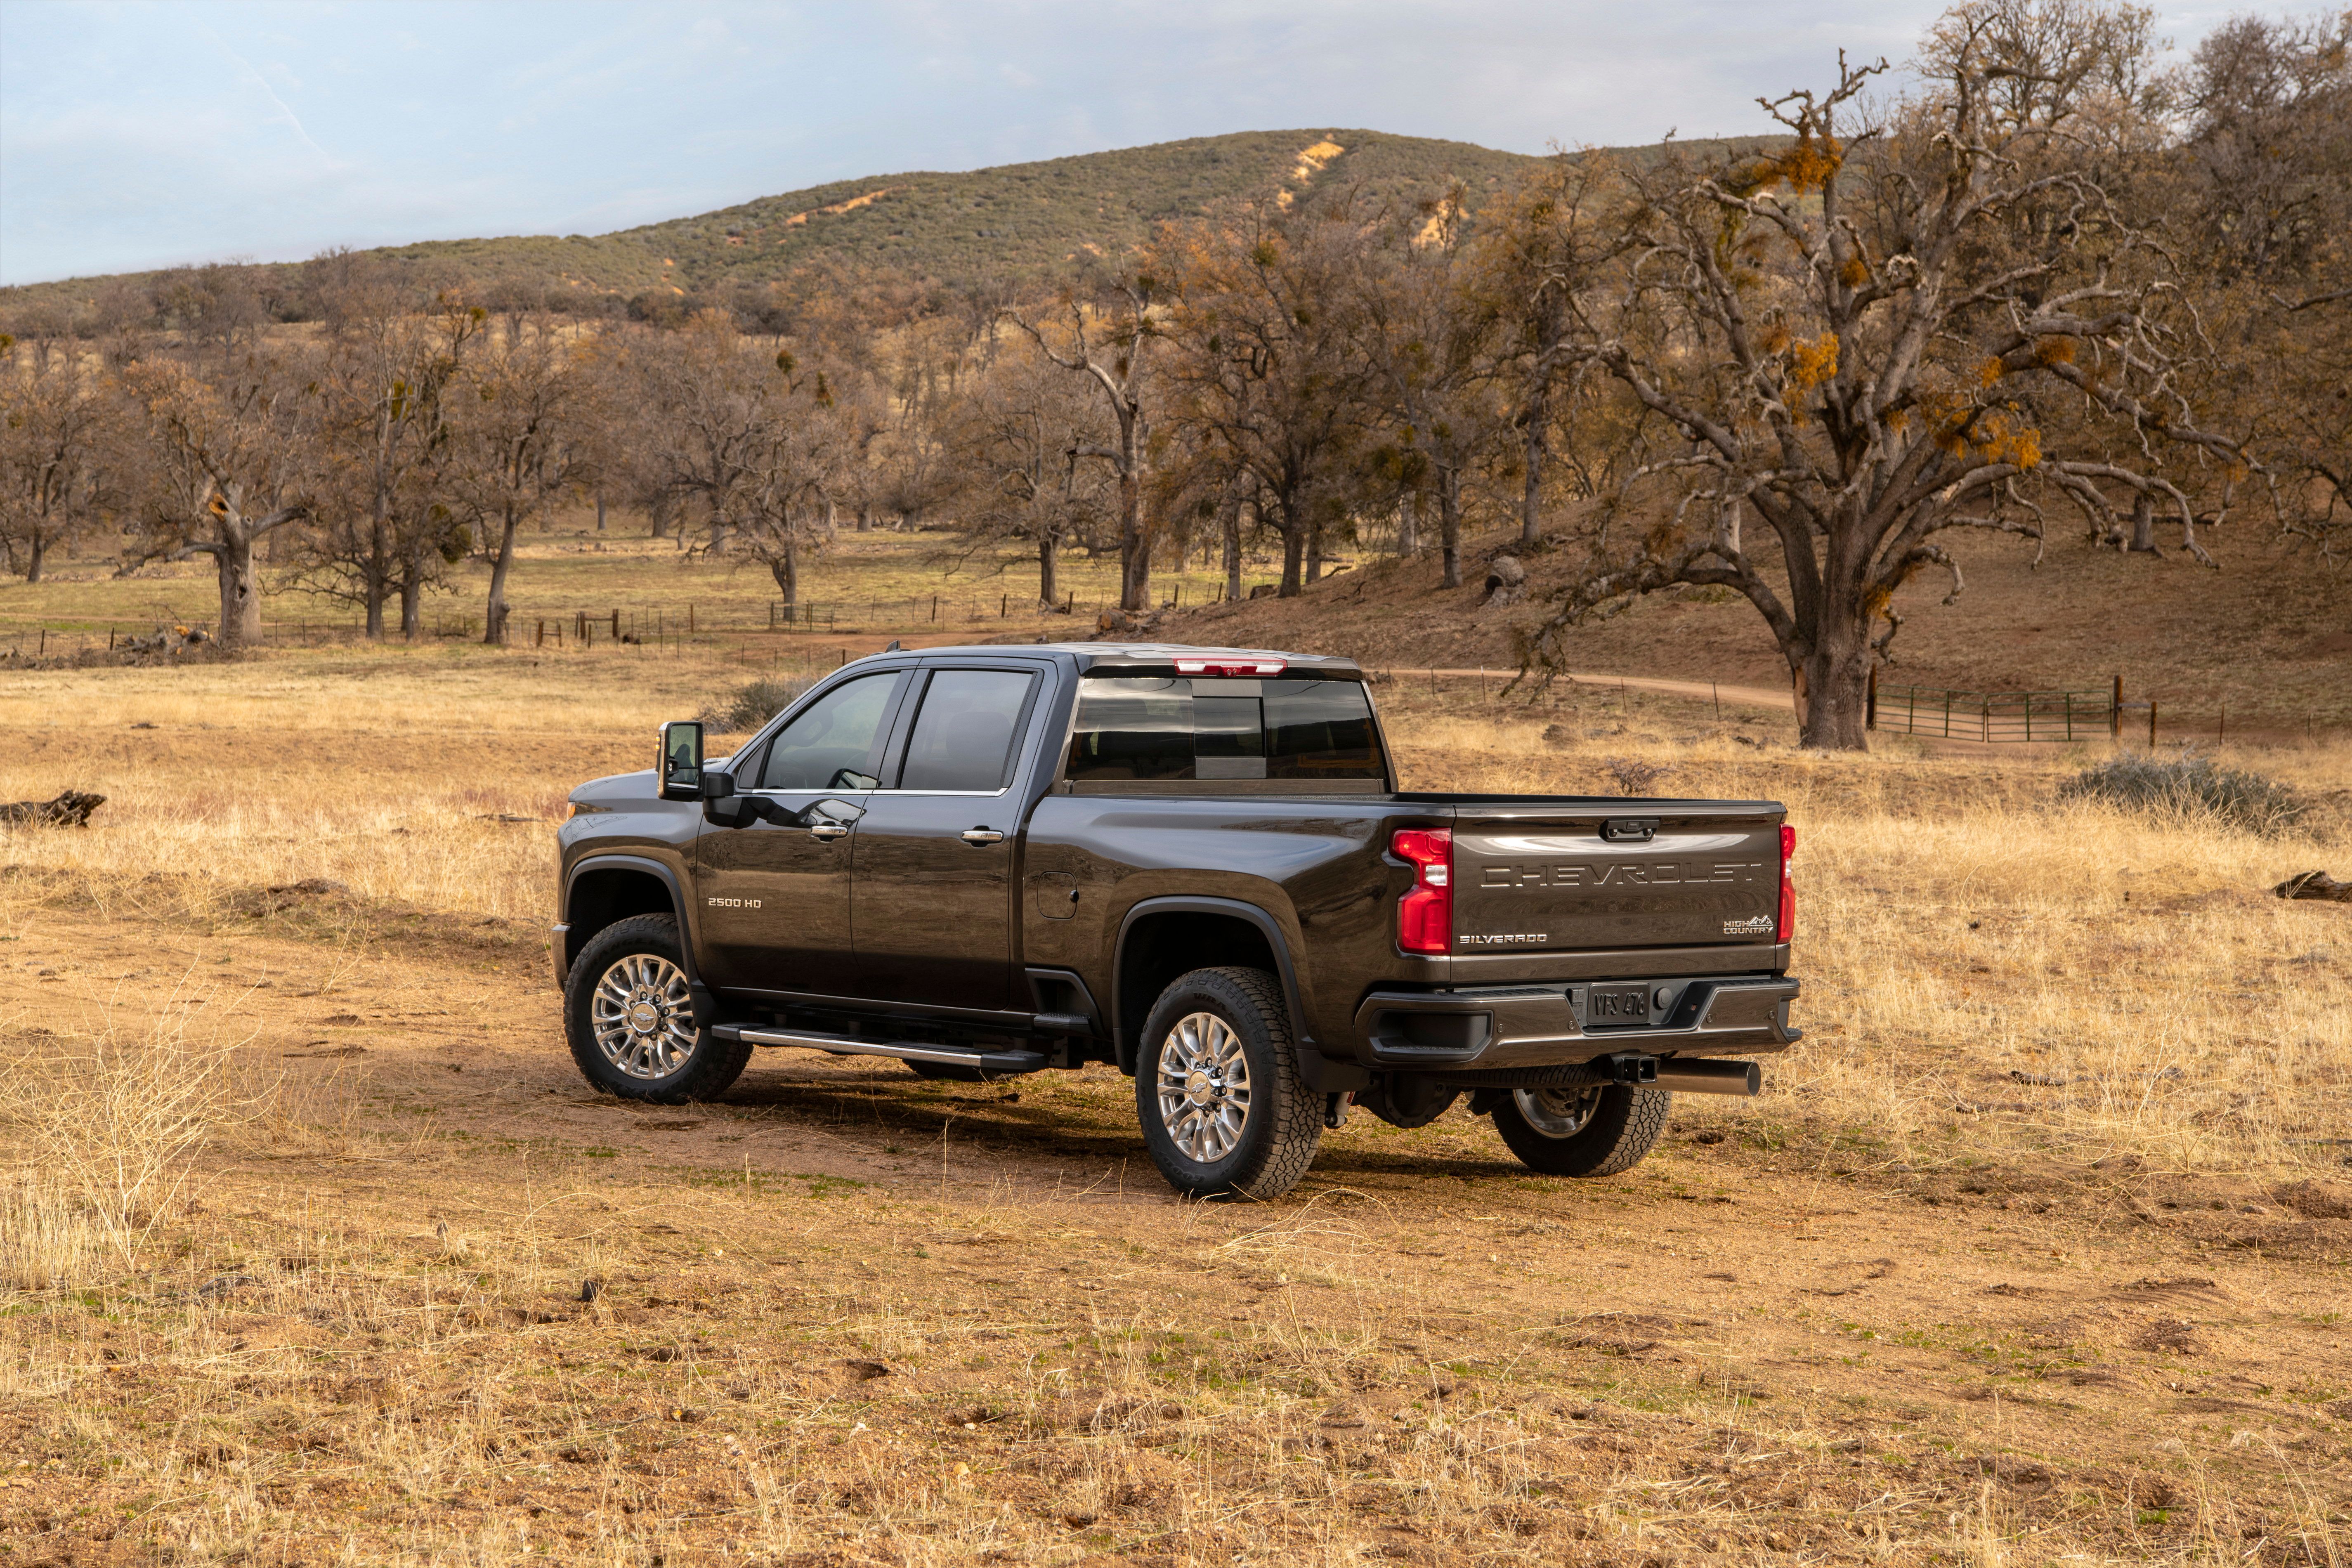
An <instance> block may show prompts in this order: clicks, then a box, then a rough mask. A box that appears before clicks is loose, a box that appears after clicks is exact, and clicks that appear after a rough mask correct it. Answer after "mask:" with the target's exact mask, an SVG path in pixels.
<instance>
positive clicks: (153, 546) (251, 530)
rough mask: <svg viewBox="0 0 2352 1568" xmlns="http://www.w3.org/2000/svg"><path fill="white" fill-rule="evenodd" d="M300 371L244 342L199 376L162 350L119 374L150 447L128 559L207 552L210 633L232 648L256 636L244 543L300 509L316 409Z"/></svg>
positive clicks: (297, 516) (256, 613) (255, 587)
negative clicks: (212, 582)
mask: <svg viewBox="0 0 2352 1568" xmlns="http://www.w3.org/2000/svg"><path fill="white" fill-rule="evenodd" d="M307 370H308V367H307V366H303V365H299V364H294V363H288V362H287V361H285V360H282V359H279V358H278V357H275V356H272V355H268V354H265V353H259V352H253V353H245V354H242V355H239V356H238V357H237V358H236V359H235V360H234V361H232V362H231V363H227V364H226V365H223V366H220V367H218V368H216V369H215V371H214V372H213V374H210V375H209V376H205V375H199V374H196V373H195V372H194V370H193V369H191V368H189V367H188V366H186V365H184V364H181V363H175V362H173V361H171V360H167V359H151V360H146V361H142V362H141V363H138V364H135V365H132V366H131V368H130V369H129V370H127V371H126V372H124V374H123V379H124V384H125V386H126V389H127V390H128V392H129V394H130V395H131V399H132V401H133V402H134V403H135V405H137V406H138V407H139V409H140V410H141V411H142V413H143V414H144V415H145V416H146V419H147V423H148V426H149V428H150V431H151V432H152V436H153V438H154V447H155V452H156V456H157V458H158V463H157V468H156V472H155V475H154V478H153V483H152V489H151V490H150V492H149V494H148V496H147V500H146V506H145V509H144V510H145V513H146V517H145V521H146V536H145V538H144V540H143V542H142V544H141V546H140V547H139V549H138V550H136V551H135V552H133V554H132V556H131V563H132V564H133V565H135V564H137V563H139V562H141V561H147V560H154V559H157V558H158V557H162V558H166V559H171V560H185V559H187V558H188V557H190V556H192V555H210V556H211V557H212V558H213V561H214V563H215V566H216V567H217V569H218V572H219V577H220V644H221V647H224V648H226V649H229V650H231V651H235V650H236V649H240V648H244V647H250V646H252V645H254V644H256V643H258V642H259V641H260V640H261V584H260V583H259V582H258V580H257V578H256V576H255V573H254V564H253V552H254V546H255V545H256V544H257V543H258V542H260V541H261V540H262V539H263V538H265V537H266V536H268V534H270V533H272V532H274V531H276V530H278V529H280V528H284V527H286V526H287V525H288V524H289V523H294V522H299V521H301V520H302V518H303V517H305V516H306V515H308V512H309V506H308V502H307V500H306V492H307V489H308V488H309V485H310V468H309V460H310V456H311V445H310V436H311V429H310V422H311V417H312V416H313V414H314V412H315V409H314V407H313V400H312V399H311V397H310V393H309V390H308V388H309V385H310V378H309V375H308V374H307Z"/></svg>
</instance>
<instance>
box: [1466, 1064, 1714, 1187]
mask: <svg viewBox="0 0 2352 1568" xmlns="http://www.w3.org/2000/svg"><path fill="white" fill-rule="evenodd" d="M1674 1098H1675V1097H1674V1096H1673V1095H1672V1094H1670V1093H1668V1092H1667V1091H1666V1090H1664V1089H1633V1088H1629V1087H1627V1086H1625V1085H1623V1084H1608V1085H1596V1086H1594V1087H1591V1088H1589V1089H1579V1088H1570V1089H1513V1090H1511V1092H1510V1095H1509V1097H1508V1098H1507V1099H1506V1100H1503V1101H1502V1103H1501V1104H1499V1105H1497V1106H1496V1107H1495V1131H1497V1132H1499V1133H1501V1134H1502V1135H1503V1142H1505V1143H1507V1144H1509V1145H1510V1149H1511V1152H1512V1153H1514V1154H1517V1156H1518V1157H1519V1163H1521V1164H1523V1165H1525V1166H1527V1167H1528V1169H1529V1170H1531V1171H1540V1172H1542V1173H1544V1174H1545V1175H1547V1176H1613V1175H1615V1174H1617V1173H1619V1172H1620V1171H1630V1170H1632V1169H1633V1167H1634V1166H1635V1165H1637V1164H1639V1163H1641V1160H1642V1156H1643V1155H1644V1154H1646V1153H1648V1152H1650V1146H1651V1145H1652V1144H1653V1143H1655V1142H1657V1141H1658V1134H1659V1133H1660V1132H1663V1131H1665V1126H1666V1112H1667V1110H1668V1109H1669V1108H1670V1107H1671V1106H1672V1105H1673V1103H1674Z"/></svg>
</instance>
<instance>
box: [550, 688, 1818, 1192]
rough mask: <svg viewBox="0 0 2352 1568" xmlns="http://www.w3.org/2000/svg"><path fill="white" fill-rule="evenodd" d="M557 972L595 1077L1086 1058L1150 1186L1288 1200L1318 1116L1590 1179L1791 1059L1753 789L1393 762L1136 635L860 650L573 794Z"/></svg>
mask: <svg viewBox="0 0 2352 1568" xmlns="http://www.w3.org/2000/svg"><path fill="white" fill-rule="evenodd" d="M1783 816H1784V814H1783V812H1782V810H1781V808H1780V805H1777V804H1776V803H1773V802H1769V801H1700V800H1636V799H1622V798H1611V797H1597V796H1581V795H1430V794H1417V793H1412V792H1408V791H1402V790H1400V789H1398V788H1397V781H1396V774H1395V770H1394V767H1393V765H1392V764H1391V761H1390V757H1389V752H1388V748H1387V745H1386V743H1385V742H1384V740H1383V737H1382V734H1381V724H1380V720H1379V716H1378V714H1377V711H1376V710H1375V708H1374V705H1373V702H1372V692H1371V689H1370V686H1369V685H1368V684H1367V683H1366V680H1365V677H1364V673H1363V671H1361V670H1360V668H1357V667H1356V665H1354V664H1353V663H1351V662H1350V661H1349V660H1346V659H1341V658H1317V657H1310V656H1305V655H1299V654H1292V653H1267V652H1255V651H1250V650H1245V649H1210V648H1194V647H1163V646H1147V645H1116V644H1074V645H1062V646H1045V647H1035V646H1033V647H943V648H929V649H923V650H919V651H909V652H904V653H899V652H892V653H886V654H882V655H877V656H875V657H872V658H863V659H859V660H857V661H856V663H853V664H850V665H847V666H845V668H842V669H840V670H838V671H836V672H835V673H834V674H833V675H831V676H828V677H827V678H826V679H824V681H823V682H822V683H821V684H819V685H817V686H816V687H814V688H813V689H811V690H809V691H808V692H807V694H806V695H804V696H803V697H802V698H801V699H800V700H797V701H796V702H794V703H793V705H792V706H791V707H790V708H789V709H787V710H785V711H783V712H782V713H780V714H778V715H777V716H776V717H775V718H774V719H773V720H772V721H770V722H769V723H768V724H767V725H766V727H765V728H763V729H762V730H761V731H760V733H759V734H757V735H756V736H754V737H753V738H752V739H751V742H749V743H747V744H745V745H744V746H743V747H741V749H740V750H739V751H737V752H735V753H734V755H733V756H731V757H728V758H723V759H721V758H707V757H705V756H704V754H703V732H702V727H701V726H700V725H699V724H695V723H673V724H667V725H664V726H663V728H662V741H661V750H660V752H659V753H658V765H657V766H656V768H655V769H654V770H652V771H651V772H647V773H629V774H623V775H620V776H616V777H612V778H604V779H598V780H596V781H594V782H593V783H590V784H583V785H582V786H581V787H580V788H579V789H578V790H577V791H575V792H574V793H573V795H572V816H571V818H570V820H569V821H567V822H566V823H565V825H564V826H563V828H562V833H561V835H560V844H561V867H560V872H559V886H558V891H559V906H558V907H559V909H560V910H561V914H560V920H561V923H560V924H558V925H557V926H556V927H555V928H554V953H555V967H556V972H557V976H558V979H559V981H560V983H561V984H562V987H563V1007H564V1023H565V1030H566V1034H567V1036H568V1037H569V1040H570V1043H571V1047H572V1056H573V1058H574V1059H575V1060H576V1061H577V1063H578V1065H579V1068H580V1070H581V1072H582V1073H583V1075H584V1076H585V1077H586V1078H587V1079H588V1080H589V1081H590V1082H591V1083H593V1085H595V1086H596V1087H597V1088H598V1089H603V1090H604V1091H606V1092H609V1093H612V1094H615V1095H620V1096H624V1097H626V1098H630V1099H635V1100H655V1101H660V1102H665V1103H674V1102H678V1101H683V1100H705V1099H709V1098H711V1097H714V1096H716V1095H719V1094H720V1093H722V1092H724V1091H725V1090H726V1089H727V1088H728V1086H729V1085H730V1084H731V1083H733V1082H734V1080H735V1079H736V1077H737V1075H738V1074H740V1072H741V1071H742V1069H743V1066H744V1064H745V1062H746V1061H747V1060H748V1059H749V1058H750V1056H751V1051H752V1049H753V1047H760V1046H772V1047H798V1048H802V1049H806V1050H815V1051H828V1052H833V1053H835V1054H839V1055H866V1056H880V1057H891V1058H898V1060H901V1061H903V1062H905V1063H906V1064H907V1066H908V1068H911V1069H912V1070H913V1071H915V1072H917V1073H919V1074H922V1075H924V1076H926V1077H938V1078H950V1077H957V1078H966V1079H978V1078H993V1077H998V1076H1003V1075H1008V1074H1014V1073H1026V1072H1035V1071H1039V1070H1041V1069H1045V1068H1080V1067H1083V1066H1085V1065H1086V1064H1087V1063H1088V1062H1091V1061H1104V1062H1110V1063H1114V1064H1116V1065H1117V1066H1118V1068H1119V1069H1120V1070H1121V1071H1123V1072H1126V1073H1129V1074H1131V1075H1132V1076H1133V1077H1134V1079H1135V1084H1136V1109H1137V1114H1138V1117H1139V1120H1140V1121H1141V1123H1142V1131H1143V1140H1144V1142H1145V1145H1146V1146H1147V1147H1148V1149H1149V1150H1150V1154H1151V1157H1152V1160H1153V1162H1154V1163H1156V1164H1157V1165H1158V1166H1159V1167H1160V1171H1161V1172H1162V1173H1164V1174H1165V1175H1166V1177H1167V1178H1168V1180H1169V1182H1170V1183H1171V1184H1173V1185H1174V1186H1175V1187H1177V1188H1178V1189H1179V1190H1181V1191H1182V1192H1185V1193H1189V1194H1200V1195H1204V1196H1205V1195H1217V1194H1247V1195H1252V1196H1257V1197H1266V1196H1272V1195H1274V1194H1279V1193H1282V1192H1284V1191H1286V1190H1287V1189H1288V1188H1289V1187H1290V1186H1291V1184H1293V1183H1295V1182H1297V1180H1298V1178H1299V1176H1300V1175H1301V1174H1302V1173H1304V1172H1305V1171H1306V1169H1307V1164H1308V1163H1309V1162H1311V1161H1312V1159H1313V1158H1314V1155H1315V1150H1316V1145H1317V1143H1318V1141H1319V1139H1320V1138H1321V1135H1322V1132H1323V1130H1324V1129H1325V1128H1326V1127H1331V1126H1337V1125H1339V1120H1340V1118H1341V1117H1343V1116H1344V1115H1345V1114H1346V1112H1347V1110H1348V1108H1349V1106H1350V1105H1353V1106H1358V1107H1361V1108H1363V1109H1365V1110H1369V1111H1370V1112H1371V1113H1372V1114H1374V1115H1377V1116H1380V1117H1381V1118H1383V1119H1385V1120H1387V1121H1391V1122H1394V1123H1396V1124H1398V1125H1400V1126H1406V1127H1417V1126H1420V1125H1423V1123H1426V1122H1428V1121H1432V1120H1433V1119H1434V1118H1436V1117H1437V1116H1438V1115H1440V1114H1441V1113H1442V1112H1444V1110H1446V1108H1447V1107H1448V1106H1450V1105H1452V1104H1453V1103H1454V1101H1455V1100H1457V1099H1459V1098H1461V1097H1462V1096H1464V1095H1467V1096H1468V1097H1469V1100H1470V1106H1471V1109H1472V1110H1473V1112H1474V1113H1475V1114H1481V1115H1489V1116H1492V1117H1493V1118H1494V1121H1495V1124H1496V1129H1497V1131H1499V1132H1500V1133H1501V1135H1502V1138H1503V1141H1504V1142H1506V1143H1507V1144H1508V1145H1509V1147H1510V1149H1511V1151H1512V1152H1513V1153H1515V1154H1516V1155H1517V1156H1518V1158H1519V1159H1520V1160H1521V1161H1522V1162H1524V1163H1526V1164H1527V1165H1528V1166H1529V1167H1531V1168H1533V1169H1534V1170H1537V1171H1539V1172H1544V1173H1549V1174H1554V1175H1568V1176H1595V1175H1606V1174H1610V1173H1615V1172H1619V1171H1622V1170H1624V1169H1626V1168H1627V1167H1629V1166H1631V1165H1632V1164H1633V1163H1634V1162H1635V1161H1637V1160H1639V1159H1640V1158H1641V1157H1642V1156H1643V1153H1644V1152H1647V1151H1648V1149H1649V1148H1650V1146H1651V1144H1652V1143H1653V1142H1655V1141H1656V1139H1657V1136H1658V1133H1659V1131H1660V1129H1661V1128H1662V1127H1663V1126H1664V1122H1665V1118H1666V1112H1667V1108H1668V1106H1669V1103H1670V1101H1671V1100H1672V1097H1673V1095H1674V1094H1675V1093H1676V1092H1685V1093H1693V1092H1695V1093H1718V1094H1721V1093H1727V1094H1753V1093H1754V1092H1756V1089H1757V1087H1758V1085H1759V1080H1760V1074H1759V1068H1757V1066H1756V1064H1755V1063H1754V1062H1753V1061H1750V1060H1746V1059H1739V1058H1750V1057H1755V1056H1759V1055H1763V1054H1766V1053H1769V1052H1774V1051H1780V1050H1783V1049H1786V1048H1787V1047H1788V1046H1789V1045H1790V1043H1791V1042H1793V1041H1794V1040H1795V1039H1796V1038H1797V1037H1798V1035H1797V1031H1796V1030H1794V1029H1792V1028H1790V1026H1789V1005H1790V1002H1791V1001H1792V1000H1793V999H1794V998H1795V997H1796V994H1797V982H1796V981H1794V980H1793V979H1790V977H1789V974H1788V969H1789V941H1790V928H1791V925H1792V923H1793V920H1794V898H1793V893H1792V890H1791V888H1790V880H1789V857H1790V849H1791V847H1792V846H1793V839H1794V832H1793V830H1792V829H1791V828H1790V827H1789V826H1786V824H1785V823H1784V821H1783Z"/></svg>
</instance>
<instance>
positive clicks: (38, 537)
mask: <svg viewBox="0 0 2352 1568" xmlns="http://www.w3.org/2000/svg"><path fill="white" fill-rule="evenodd" d="M31 544H32V552H33V553H32V558H31V560H30V561H29V562H27V563H26V567H25V581H26V582H27V583H37V582H39V581H40V580H41V561H42V558H43V557H45V556H47V554H48V552H49V542H48V541H47V539H45V538H43V537H42V534H41V531H40V530H39V529H37V528H36V529H35V530H33V534H32V542H31Z"/></svg>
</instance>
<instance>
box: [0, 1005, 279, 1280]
mask: <svg viewBox="0 0 2352 1568" xmlns="http://www.w3.org/2000/svg"><path fill="white" fill-rule="evenodd" d="M177 1000H178V998H174V1001H175V1002H176V1001H177ZM187 1012H188V1009H186V1008H185V1007H183V1006H178V1005H167V1007H166V1008H165V1009H164V1011H163V1012H162V1013H161V1014H159V1015H158V1016H156V1018H155V1019H154V1020H153V1021H152V1023H151V1024H150V1025H149V1026H147V1027H146V1028H144V1029H142V1030H138V1031H131V1030H126V1029H121V1028H117V1027H113V1026H109V1027H105V1028H102V1029H100V1030H99V1031H98V1032H97V1033H95V1034H93V1035H90V1036H89V1037H83V1038H79V1039H75V1038H69V1037H60V1036H58V1035H55V1034H50V1033H47V1032H46V1031H44V1032H42V1033H40V1034H26V1035H20V1036H17V1037H15V1038H14V1039H13V1040H12V1041H11V1042H10V1045H11V1049H10V1050H9V1053H8V1055H7V1057H6V1058H5V1060H0V1122H5V1124H6V1125H7V1126H8V1128H9V1129H10V1142H12V1143H13V1144H14V1145H15V1146H16V1149H18V1150H19V1151H21V1152H23V1153H26V1154H29V1155H31V1156H32V1169H31V1170H30V1171H28V1172H25V1173H20V1175H19V1176H18V1179H17V1180H18V1185H17V1189H16V1193H15V1194H14V1195H13V1196H12V1197H11V1199H10V1200H9V1202H10V1203H11V1204H12V1205H14V1207H13V1208H12V1210H11V1215H12V1218H13V1217H14V1215H16V1214H22V1215H25V1216H26V1218H27V1221H28V1223H32V1224H36V1225H37V1226H39V1227H40V1232H39V1238H37V1239H36V1240H34V1241H30V1242H27V1243H26V1247H27V1248H28V1249H29V1250H26V1251H24V1252H23V1253H22V1254H21V1255H16V1254H12V1255H10V1256H11V1262H12V1264H13V1265H15V1271H16V1272H17V1273H18V1276H19V1279H20V1288H26V1289H30V1288H34V1287H32V1286H29V1285H22V1284H21V1281H22V1278H23V1276H24V1274H25V1273H26V1272H28V1271H29V1272H30V1273H31V1274H34V1275H37V1276H38V1277H39V1278H41V1279H50V1277H51V1276H52V1275H54V1274H56V1273H57V1271H58V1265H59V1264H60V1263H61V1262H68V1261H73V1260H77V1259H78V1260H79V1262H76V1263H75V1267H77V1268H80V1267H85V1266H87V1265H88V1264H89V1262H90V1261H91V1260H90V1259H89V1258H88V1257H87V1251H88V1248H87V1246H86V1243H87V1241H88V1239H89V1238H90V1237H95V1238H96V1239H97V1241H98V1243H99V1244H100V1245H101V1246H102V1247H103V1248H104V1250H105V1251H106V1252H107V1253H108V1254H110V1256H111V1258H112V1260H113V1261H114V1262H115V1263H117V1264H118V1265H120V1266H121V1267H122V1268H131V1267H134V1266H135V1265H136V1263H137V1261H138V1258H139V1255H140V1252H141V1251H142V1248H143V1247H145V1245H146V1244H147V1242H148V1241H149V1239H150V1238H151V1237H152V1236H153V1235H154V1233H155V1231H156V1229H157V1228H158V1227H159V1226H162V1225H163V1224H164V1223H166V1221H167V1220H168V1219H169V1218H170V1216H171V1215H172V1213H173V1210H174V1209H175V1208H176V1206H177V1205H178V1204H179V1201H180V1198H181V1195H182V1194H183V1192H184V1189H185V1186H186V1184H187V1181H188V1175H189V1167H190V1162H191V1160H192V1159H193V1157H194V1155H195V1153H196V1152H198V1150H199V1149H201V1148H202V1147H203V1145H204V1144H205V1142H207V1141H209V1140H210V1139H211V1138H212V1137H213V1136H214V1135H215V1132H216V1131H219V1130H220V1129H221V1128H222V1127H223V1126H224V1125H226V1123H228V1122H230V1121H233V1120H236V1119H237V1118H239V1117H240V1116H242V1115H244V1114H246V1113H247V1112H248V1111H249V1110H251V1108H252V1106H253V1104H254V1103H255V1102H256V1100H257V1098H260V1097H257V1096H254V1095H252V1094H249V1093H241V1092H240V1091H239V1090H238V1089H237V1088H236V1085H235V1083H234V1082H233V1079H232V1074H231V1058H232V1055H233V1052H234V1049H235V1047H234V1046H232V1045H227V1044H224V1043H222V1042H220V1041H218V1040H217V1039H196V1038H192V1037H191V1036H190V1033H189V1030H188V1024H187ZM77 1238H79V1239H77Z"/></svg>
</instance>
